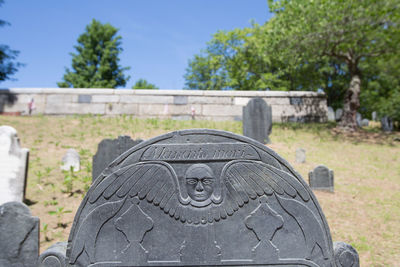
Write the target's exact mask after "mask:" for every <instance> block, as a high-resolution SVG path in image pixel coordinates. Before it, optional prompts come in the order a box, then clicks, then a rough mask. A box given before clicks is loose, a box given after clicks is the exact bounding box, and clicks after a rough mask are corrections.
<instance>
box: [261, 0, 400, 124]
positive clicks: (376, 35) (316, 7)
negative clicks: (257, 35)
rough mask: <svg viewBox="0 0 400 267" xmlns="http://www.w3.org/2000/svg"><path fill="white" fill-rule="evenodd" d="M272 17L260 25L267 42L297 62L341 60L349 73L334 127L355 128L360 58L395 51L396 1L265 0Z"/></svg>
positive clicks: (398, 31) (399, 34)
mask: <svg viewBox="0 0 400 267" xmlns="http://www.w3.org/2000/svg"><path fill="white" fill-rule="evenodd" d="M268 3H269V6H270V10H271V11H272V12H274V13H275V17H274V18H272V19H271V21H269V22H268V23H267V24H268V27H266V26H263V27H264V28H265V29H266V30H267V31H266V33H267V34H268V35H270V36H271V35H272V36H273V38H272V39H270V40H272V42H271V43H269V46H271V45H272V47H274V49H284V51H285V52H284V53H285V54H286V56H287V57H298V58H299V62H302V63H303V64H307V62H308V61H317V60H320V59H328V60H336V61H337V62H339V64H342V63H343V64H345V65H346V68H347V71H348V75H349V77H350V80H349V84H348V87H347V89H346V91H345V94H344V99H343V109H344V114H343V118H342V120H341V122H340V126H341V127H343V128H345V129H348V130H354V129H356V128H357V123H356V112H357V110H358V108H359V107H360V92H361V88H362V81H363V69H362V63H363V62H364V61H367V60H368V59H369V58H373V57H380V56H382V55H385V54H386V55H387V54H394V53H396V46H397V45H398V43H399V41H400V27H399V25H400V15H399V14H400V12H399V4H398V1H397V0H384V1H376V0H364V1H343V0H329V1H328V0H314V1H309V0H298V1H290V0H278V1H273V0H269V1H268Z"/></svg>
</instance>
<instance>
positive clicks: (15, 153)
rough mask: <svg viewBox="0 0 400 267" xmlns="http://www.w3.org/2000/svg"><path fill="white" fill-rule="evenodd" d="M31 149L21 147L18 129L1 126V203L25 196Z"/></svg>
mask: <svg viewBox="0 0 400 267" xmlns="http://www.w3.org/2000/svg"><path fill="white" fill-rule="evenodd" d="M28 159H29V150H28V149H26V148H21V147H20V142H19V138H18V135H17V131H16V130H15V129H14V128H12V127H10V126H0V204H3V203H6V202H9V201H20V202H22V201H23V200H24V198H25V187H26V178H27V168H28Z"/></svg>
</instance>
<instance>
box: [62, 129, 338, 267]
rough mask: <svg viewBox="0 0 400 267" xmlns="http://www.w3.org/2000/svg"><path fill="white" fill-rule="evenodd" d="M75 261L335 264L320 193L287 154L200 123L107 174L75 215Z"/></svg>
mask: <svg viewBox="0 0 400 267" xmlns="http://www.w3.org/2000/svg"><path fill="white" fill-rule="evenodd" d="M167 243H168V244H169V245H168V247H166V246H165V244H167ZM111 247H112V249H110V248H111ZM198 251H202V253H198ZM67 258H68V261H69V264H70V265H71V266H93V267H94V266H171V265H173V266H188V265H192V266H193V265H216V266H218V265H221V266H223V265H225V266H226V265H254V264H258V265H259V264H264V265H269V266H333V265H332V264H333V248H332V241H331V236H330V232H329V228H328V225H327V223H326V220H325V217H324V215H323V213H322V210H321V208H320V207H319V204H318V202H317V201H316V198H315V196H314V195H313V193H312V192H311V190H310V189H309V187H308V185H307V184H306V183H305V182H304V180H303V179H302V178H301V177H300V175H299V174H298V173H297V172H295V171H294V170H293V168H292V167H291V166H290V165H289V164H288V163H287V162H286V160H284V159H283V158H281V157H280V156H278V155H277V154H276V153H275V152H274V151H272V150H271V149H269V148H268V147H266V146H264V145H263V144H261V143H259V142H257V141H255V140H252V139H250V138H247V137H243V136H239V135H236V134H233V133H229V132H224V131H217V130H209V129H195V130H183V131H176V132H171V133H167V134H164V135H161V136H159V137H156V138H153V139H150V140H147V141H145V142H142V143H140V144H139V145H137V146H135V147H133V148H131V149H129V150H128V151H127V152H125V153H124V154H122V155H121V156H119V157H118V158H117V159H116V160H114V161H113V162H112V163H111V164H110V166H109V167H108V168H107V169H106V170H105V171H103V173H102V174H101V175H100V176H99V177H98V179H96V181H95V183H94V184H93V185H92V187H91V188H90V190H89V191H88V193H87V195H86V196H85V198H84V200H83V202H82V204H81V206H80V208H79V210H78V212H77V214H76V216H75V219H74V224H73V227H72V229H71V233H70V237H69V241H68V250H67Z"/></svg>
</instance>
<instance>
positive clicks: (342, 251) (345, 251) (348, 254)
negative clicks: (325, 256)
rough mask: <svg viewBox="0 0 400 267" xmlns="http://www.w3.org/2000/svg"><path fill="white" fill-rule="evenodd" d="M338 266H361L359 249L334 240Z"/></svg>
mask: <svg viewBox="0 0 400 267" xmlns="http://www.w3.org/2000/svg"><path fill="white" fill-rule="evenodd" d="M333 248H334V251H335V263H336V267H360V259H359V257H358V253H357V251H356V250H355V249H354V248H353V247H352V246H351V245H349V244H347V243H344V242H334V243H333Z"/></svg>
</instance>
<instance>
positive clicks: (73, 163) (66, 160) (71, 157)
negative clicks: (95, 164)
mask: <svg viewBox="0 0 400 267" xmlns="http://www.w3.org/2000/svg"><path fill="white" fill-rule="evenodd" d="M80 167H81V159H80V157H79V154H78V152H77V151H76V150H75V149H73V148H70V149H68V150H67V153H65V155H64V157H63V158H62V163H61V170H63V171H69V170H71V169H72V171H74V172H77V171H79V170H80Z"/></svg>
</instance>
